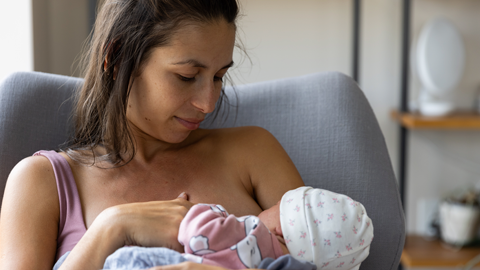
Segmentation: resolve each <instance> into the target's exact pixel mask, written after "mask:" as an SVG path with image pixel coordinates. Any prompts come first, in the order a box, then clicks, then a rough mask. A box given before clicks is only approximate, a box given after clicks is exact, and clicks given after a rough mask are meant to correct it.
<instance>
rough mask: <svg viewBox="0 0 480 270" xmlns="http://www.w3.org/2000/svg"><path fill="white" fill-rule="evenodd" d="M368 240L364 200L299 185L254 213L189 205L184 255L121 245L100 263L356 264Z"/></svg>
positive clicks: (365, 251) (114, 265)
mask: <svg viewBox="0 0 480 270" xmlns="http://www.w3.org/2000/svg"><path fill="white" fill-rule="evenodd" d="M372 240H373V225H372V222H371V220H370V218H369V217H368V216H367V214H366V211H365V208H364V207H363V205H361V204H360V203H358V202H355V201H353V200H352V199H351V198H349V197H348V196H345V195H341V194H338V193H334V192H330V191H327V190H322V189H315V188H312V187H300V188H297V189H295V190H291V191H288V192H287V193H285V194H284V195H283V197H282V199H281V200H280V201H279V202H278V203H277V204H276V205H274V206H273V207H271V208H269V209H267V210H265V211H263V212H261V213H260V214H259V215H258V217H255V216H244V217H235V216H234V215H229V214H228V213H227V211H226V210H225V209H224V208H223V207H222V206H220V205H213V204H197V205H194V206H193V207H192V208H191V209H190V210H189V211H188V213H187V215H186V216H185V218H184V219H183V221H182V222H181V224H180V228H179V235H178V241H179V242H180V243H181V244H182V245H184V247H185V253H184V254H180V253H178V252H176V251H173V250H169V249H166V248H142V247H124V248H121V249H119V250H117V251H116V252H115V253H113V254H112V255H110V256H109V257H108V258H107V260H106V262H105V266H104V268H105V269H146V268H149V267H154V266H158V265H166V264H174V263H180V262H183V261H187V260H188V261H193V262H197V263H203V264H209V265H216V266H222V267H225V268H228V269H245V268H261V269H277V270H279V269H308V270H310V269H317V268H318V269H359V268H360V263H361V262H362V261H363V260H365V258H366V257H367V256H368V254H369V249H370V244H371V242H372ZM59 261H60V260H59ZM57 264H58V263H57ZM56 266H57V265H56Z"/></svg>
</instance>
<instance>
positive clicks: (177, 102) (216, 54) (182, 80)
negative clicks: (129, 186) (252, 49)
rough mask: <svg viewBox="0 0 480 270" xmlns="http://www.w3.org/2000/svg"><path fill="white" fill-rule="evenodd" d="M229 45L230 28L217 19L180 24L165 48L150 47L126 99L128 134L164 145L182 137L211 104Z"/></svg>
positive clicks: (232, 35)
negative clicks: (130, 126) (200, 22)
mask: <svg viewBox="0 0 480 270" xmlns="http://www.w3.org/2000/svg"><path fill="white" fill-rule="evenodd" d="M234 44H235V28H234V26H233V25H231V24H228V23H227V22H225V21H223V20H221V21H218V22H215V23H209V24H189V25H187V26H184V27H182V28H180V29H179V30H178V31H177V33H176V34H174V35H173V37H172V39H171V41H170V43H169V44H168V45H167V46H163V47H159V48H155V49H153V51H152V53H151V55H150V57H149V59H148V60H147V61H146V63H145V64H144V68H143V71H142V73H141V74H140V76H138V77H136V78H135V80H134V83H133V85H132V90H131V92H130V96H129V99H128V105H127V118H128V120H129V122H130V124H131V125H132V126H133V130H134V132H135V133H136V134H140V136H142V137H143V138H145V139H154V140H161V141H164V142H167V143H179V142H182V141H183V140H185V138H186V137H187V136H188V135H189V134H190V132H191V131H192V130H195V129H197V128H198V126H199V125H200V122H201V121H202V120H203V119H204V118H205V115H206V114H207V113H210V112H212V111H213V109H214V108H215V103H216V101H217V100H218V98H219V96H220V91H221V88H222V78H223V76H224V75H225V73H226V72H227V70H228V68H229V67H230V66H231V65H232V64H233V62H232V55H233V47H234Z"/></svg>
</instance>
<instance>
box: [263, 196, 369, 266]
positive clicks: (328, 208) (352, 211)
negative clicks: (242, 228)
mask: <svg viewBox="0 0 480 270" xmlns="http://www.w3.org/2000/svg"><path fill="white" fill-rule="evenodd" d="M258 218H259V219H260V220H261V221H262V222H263V223H264V224H265V226H267V228H268V229H269V230H270V232H272V233H273V234H275V235H276V236H277V239H279V241H280V242H282V243H283V244H285V245H286V248H288V252H289V253H290V254H291V255H292V256H293V257H294V258H296V259H299V260H306V261H310V262H312V263H315V264H316V265H317V267H322V266H326V265H330V266H329V267H333V268H332V269H334V268H335V267H337V266H339V267H340V266H342V265H344V264H345V265H347V264H348V265H350V266H352V267H353V266H357V265H359V264H360V263H361V262H362V261H363V260H365V258H366V257H367V256H368V254H369V249H370V243H371V242H372V240H373V225H372V221H371V219H370V218H369V217H368V216H367V212H366V210H365V208H364V207H363V205H362V204H360V203H359V202H356V201H354V200H352V199H351V198H349V197H348V196H346V195H342V194H338V193H334V192H331V191H327V190H323V189H316V188H312V187H300V188H297V189H295V190H290V191H288V192H287V193H285V194H284V195H283V197H282V199H281V200H280V201H279V202H277V204H275V205H274V206H272V207H271V208H269V209H267V210H265V211H263V212H261V213H260V215H258ZM347 260H348V261H347ZM333 264H335V265H333ZM326 269H330V268H326Z"/></svg>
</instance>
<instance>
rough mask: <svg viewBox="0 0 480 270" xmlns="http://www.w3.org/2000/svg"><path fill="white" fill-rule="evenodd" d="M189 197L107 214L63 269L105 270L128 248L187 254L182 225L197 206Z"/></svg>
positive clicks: (131, 205) (125, 207)
mask: <svg viewBox="0 0 480 270" xmlns="http://www.w3.org/2000/svg"><path fill="white" fill-rule="evenodd" d="M187 199H188V197H187V195H186V194H185V193H182V194H180V196H179V197H178V198H177V199H175V200H171V201H153V202H143V203H129V204H123V205H118V206H113V207H110V208H107V209H106V210H104V211H103V212H102V213H100V215H98V216H97V218H96V219H95V220H94V222H93V223H92V225H91V226H90V227H89V228H88V230H87V232H86V233H85V235H84V236H83V237H82V239H81V240H80V241H79V242H78V244H77V245H76V246H75V248H74V249H73V250H72V252H71V253H70V255H69V256H68V257H67V259H66V260H65V262H64V263H63V264H62V267H61V268H60V269H101V268H102V267H103V264H104V263H105V259H106V258H107V256H108V255H110V254H112V253H113V252H114V251H115V250H116V249H118V248H120V247H123V246H125V245H138V246H146V247H152V246H156V247H167V248H170V249H173V250H176V251H178V252H183V246H182V245H180V243H179V242H178V230H179V227H180V223H181V222H182V220H183V218H184V217H185V215H186V214H187V212H188V210H189V209H190V208H191V207H192V206H193V204H192V203H191V202H189V201H188V200H187Z"/></svg>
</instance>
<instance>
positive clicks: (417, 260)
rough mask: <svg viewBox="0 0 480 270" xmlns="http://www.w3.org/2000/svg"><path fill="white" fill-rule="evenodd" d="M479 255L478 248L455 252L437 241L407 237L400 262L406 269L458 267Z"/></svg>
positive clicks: (420, 237)
mask: <svg viewBox="0 0 480 270" xmlns="http://www.w3.org/2000/svg"><path fill="white" fill-rule="evenodd" d="M479 254H480V247H464V248H462V249H460V250H458V251H456V250H453V249H452V248H448V246H446V244H443V243H442V242H441V241H439V240H432V241H429V240H426V239H424V238H423V237H422V236H417V235H407V238H406V240H405V247H404V249H403V253H402V257H401V259H400V260H401V262H402V265H403V266H406V267H459V266H464V265H465V264H467V263H468V262H469V261H470V260H471V259H473V258H475V257H476V256H477V255H479ZM479 265H480V264H478V265H477V266H479Z"/></svg>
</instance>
